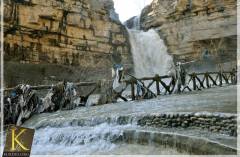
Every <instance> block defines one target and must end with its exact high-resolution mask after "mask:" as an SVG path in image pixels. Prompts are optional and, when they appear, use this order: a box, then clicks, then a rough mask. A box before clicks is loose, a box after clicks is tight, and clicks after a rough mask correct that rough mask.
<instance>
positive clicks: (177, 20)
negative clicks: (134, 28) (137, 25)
mask: <svg viewBox="0 0 240 157" xmlns="http://www.w3.org/2000/svg"><path fill="white" fill-rule="evenodd" d="M141 28H142V29H144V30H148V29H150V28H154V29H156V30H158V31H159V34H160V36H161V37H162V38H163V39H164V40H165V43H166V45H167V47H168V51H169V53H171V54H172V55H173V56H174V59H175V60H176V61H183V62H189V61H196V60H197V61H199V60H205V59H208V60H210V61H211V62H213V61H214V62H216V63H224V62H231V61H236V51H237V1H236V0H153V2H152V4H151V5H149V6H147V7H146V8H145V9H144V10H143V12H142V15H141Z"/></svg>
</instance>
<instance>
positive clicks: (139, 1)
mask: <svg viewBox="0 0 240 157" xmlns="http://www.w3.org/2000/svg"><path fill="white" fill-rule="evenodd" d="M113 1H114V7H115V10H116V12H117V13H118V14H119V18H120V20H121V21H122V22H125V21H126V20H128V19H130V18H131V17H133V16H136V15H140V13H141V10H142V9H143V8H144V7H145V6H146V5H148V4H150V3H151V2H152V0H113Z"/></svg>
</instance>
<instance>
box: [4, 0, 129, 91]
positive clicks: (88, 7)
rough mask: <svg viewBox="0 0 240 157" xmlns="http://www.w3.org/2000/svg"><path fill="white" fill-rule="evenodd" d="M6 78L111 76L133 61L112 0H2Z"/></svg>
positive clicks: (13, 81) (15, 80)
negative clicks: (113, 70)
mask: <svg viewBox="0 0 240 157" xmlns="http://www.w3.org/2000/svg"><path fill="white" fill-rule="evenodd" d="M4 2H5V4H4V15H5V16H4V30H5V31H4V33H5V34H4V39H5V40H4V47H5V83H6V85H7V86H10V85H14V84H17V83H19V82H26V83H33V84H35V83H36V84H39V83H42V80H44V79H45V80H48V79H49V78H52V77H54V78H57V79H58V80H62V79H67V80H69V81H79V80H89V79H90V80H91V79H92V80H94V79H103V78H104V79H109V78H110V77H111V68H112V64H114V63H123V64H125V65H126V66H128V65H129V64H131V57H130V56H131V55H129V54H130V46H129V42H128V37H127V32H126V30H125V28H124V26H122V25H121V23H120V22H119V20H118V15H117V14H116V13H115V11H114V7H113V1H112V0H4Z"/></svg>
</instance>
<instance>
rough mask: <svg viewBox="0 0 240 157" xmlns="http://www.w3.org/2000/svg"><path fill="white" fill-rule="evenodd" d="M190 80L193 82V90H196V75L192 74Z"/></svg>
mask: <svg viewBox="0 0 240 157" xmlns="http://www.w3.org/2000/svg"><path fill="white" fill-rule="evenodd" d="M192 80H193V90H197V83H196V73H193V74H192Z"/></svg>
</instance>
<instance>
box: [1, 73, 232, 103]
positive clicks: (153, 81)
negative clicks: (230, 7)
mask: <svg viewBox="0 0 240 157" xmlns="http://www.w3.org/2000/svg"><path fill="white" fill-rule="evenodd" d="M124 82H126V85H127V88H126V89H125V91H127V90H129V87H130V92H131V96H130V97H131V99H132V100H136V99H139V98H138V96H137V91H136V88H137V86H138V84H139V82H140V83H141V84H142V86H143V87H144V90H145V92H146V93H149V92H150V93H151V94H152V96H153V97H157V96H158V95H170V94H173V92H174V91H175V90H176V88H178V87H177V80H176V79H175V78H174V77H171V76H167V75H166V76H159V75H156V76H154V77H144V78H135V77H133V76H132V78H131V79H128V80H125V81H124ZM224 84H226V85H228V84H237V71H235V70H233V71H224V72H205V73H191V74H188V75H187V79H186V85H185V86H183V87H182V89H181V91H180V92H185V91H186V89H188V91H194V90H201V89H205V88H211V87H214V86H222V85H224ZM74 85H75V86H78V87H88V86H89V87H90V86H93V87H94V89H93V90H92V91H91V92H90V93H89V94H85V95H87V96H89V95H90V94H92V93H93V92H94V91H95V90H96V89H97V88H101V82H79V83H74ZM154 85H155V87H153V86H154ZM30 88H31V89H33V90H48V89H51V88H52V85H40V86H31V87H30ZM13 89H14V88H7V89H5V90H4V91H5V92H9V91H12V90H13ZM146 93H145V94H146ZM143 94H144V93H143Z"/></svg>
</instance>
